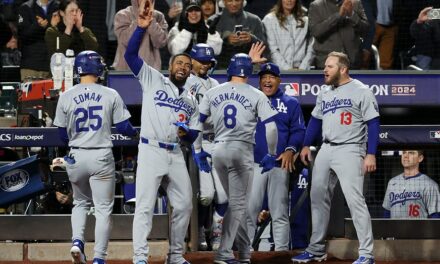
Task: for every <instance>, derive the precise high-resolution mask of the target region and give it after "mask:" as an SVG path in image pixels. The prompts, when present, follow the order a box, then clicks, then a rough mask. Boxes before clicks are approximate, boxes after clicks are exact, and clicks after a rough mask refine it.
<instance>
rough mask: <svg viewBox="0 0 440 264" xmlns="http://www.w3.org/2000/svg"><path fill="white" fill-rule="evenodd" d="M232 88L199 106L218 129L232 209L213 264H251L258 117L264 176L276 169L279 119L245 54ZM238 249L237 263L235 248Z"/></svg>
mask: <svg viewBox="0 0 440 264" xmlns="http://www.w3.org/2000/svg"><path fill="white" fill-rule="evenodd" d="M227 74H228V79H229V81H228V82H227V83H224V84H221V85H219V86H217V87H215V88H212V89H209V90H208V91H207V92H206V93H205V96H204V97H203V99H202V102H201V103H200V106H199V107H200V120H201V121H202V122H206V120H207V118H208V117H209V116H210V117H211V118H212V122H213V124H214V134H215V139H214V147H213V150H212V152H213V157H212V158H213V164H214V167H215V169H216V171H217V173H218V175H219V177H220V181H221V183H222V185H223V188H224V190H225V191H226V194H227V197H228V201H229V205H228V209H227V211H226V214H225V217H224V219H223V230H222V239H221V242H220V248H219V250H218V251H217V254H216V256H215V260H214V263H218V264H231V263H250V251H249V250H250V248H249V245H250V241H249V237H248V235H247V227H246V221H245V219H246V207H247V201H248V196H249V192H248V190H249V187H250V186H249V182H250V181H249V180H250V178H251V177H252V175H253V158H252V157H253V155H252V153H253V148H254V146H253V145H254V135H253V134H254V131H255V127H256V125H257V118H258V117H259V118H260V119H261V121H262V122H264V123H265V125H266V140H267V145H268V148H269V150H268V153H269V154H267V155H266V156H264V158H263V161H262V166H263V171H269V170H270V169H272V168H273V167H274V166H275V162H276V161H275V153H276V146H277V138H278V135H277V129H276V124H275V122H274V120H273V117H274V116H275V115H276V114H277V112H276V110H275V109H274V108H273V106H272V104H271V103H270V101H269V99H268V98H267V97H266V96H265V95H264V93H263V92H261V91H259V90H257V89H255V88H254V87H252V86H250V85H249V84H247V80H248V77H249V76H250V75H251V74H252V59H251V57H250V56H248V55H247V54H244V53H239V54H236V55H234V56H233V57H232V58H231V61H230V64H229V67H228V69H227ZM234 240H235V242H236V243H237V247H238V257H239V261H240V262H238V261H237V260H235V258H234V254H233V252H232V245H233V243H234Z"/></svg>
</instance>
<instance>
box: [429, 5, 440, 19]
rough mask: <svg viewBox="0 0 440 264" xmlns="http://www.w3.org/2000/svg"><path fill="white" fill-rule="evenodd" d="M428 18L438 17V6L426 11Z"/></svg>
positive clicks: (439, 9) (439, 10) (439, 14)
mask: <svg viewBox="0 0 440 264" xmlns="http://www.w3.org/2000/svg"><path fill="white" fill-rule="evenodd" d="M428 18H429V19H440V8H433V9H431V10H429V11H428Z"/></svg>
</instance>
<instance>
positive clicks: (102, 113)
mask: <svg viewBox="0 0 440 264" xmlns="http://www.w3.org/2000/svg"><path fill="white" fill-rule="evenodd" d="M129 118H130V113H129V112H128V110H127V108H126V106H125V104H124V102H123V101H122V98H121V96H120V95H119V94H118V92H116V91H115V90H113V89H111V88H108V87H105V86H102V85H100V84H77V85H75V86H74V87H73V88H72V89H69V90H67V91H66V92H63V93H62V94H61V95H60V98H59V99H58V104H57V109H56V115H55V121H54V125H55V126H58V127H65V128H66V129H67V134H68V136H69V146H70V147H80V148H110V147H113V143H112V141H111V139H110V136H111V126H112V125H113V124H117V123H120V122H122V121H125V120H127V119H129Z"/></svg>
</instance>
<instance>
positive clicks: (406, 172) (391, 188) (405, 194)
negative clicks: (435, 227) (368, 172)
mask: <svg viewBox="0 0 440 264" xmlns="http://www.w3.org/2000/svg"><path fill="white" fill-rule="evenodd" d="M423 159H424V154H423V151H421V150H403V151H402V157H401V161H402V166H403V173H401V174H399V175H397V176H395V177H393V178H392V179H391V180H390V181H389V182H388V187H387V190H386V193H385V198H384V199H383V204H382V206H383V208H385V217H387V218H390V217H391V218H428V217H429V218H439V217H440V213H439V212H440V204H439V197H440V194H439V189H438V184H437V183H436V182H435V181H433V180H432V179H431V178H429V177H428V176H427V175H425V174H423V173H421V172H420V170H419V165H420V163H421V162H422V161H423Z"/></svg>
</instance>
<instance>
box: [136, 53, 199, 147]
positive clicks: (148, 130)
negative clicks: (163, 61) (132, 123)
mask: <svg viewBox="0 0 440 264" xmlns="http://www.w3.org/2000/svg"><path fill="white" fill-rule="evenodd" d="M136 77H137V78H138V79H139V82H140V83H141V87H142V97H143V98H142V113H141V132H140V135H141V136H142V137H144V138H147V139H154V140H158V141H161V142H169V143H176V142H178V141H179V138H178V136H177V126H175V125H173V123H175V122H188V125H189V127H190V128H191V129H198V126H199V111H198V108H197V100H196V97H195V96H194V95H192V94H191V93H190V91H189V90H188V89H184V88H181V89H179V88H177V86H175V85H174V84H173V83H172V82H171V80H170V79H168V78H167V77H165V76H163V75H162V74H161V73H160V72H159V71H157V70H156V69H154V68H152V67H150V66H148V65H147V64H146V63H145V62H144V63H143V66H142V68H141V70H140V71H139V74H138V75H137V76H136ZM150 113H152V114H150ZM153 113H154V114H153Z"/></svg>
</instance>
